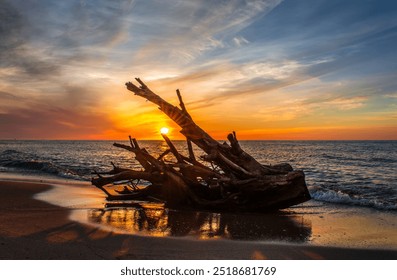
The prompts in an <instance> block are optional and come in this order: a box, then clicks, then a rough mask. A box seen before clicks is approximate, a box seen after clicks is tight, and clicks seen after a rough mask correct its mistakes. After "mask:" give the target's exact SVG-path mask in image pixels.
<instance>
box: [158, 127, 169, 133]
mask: <svg viewBox="0 0 397 280" xmlns="http://www.w3.org/2000/svg"><path fill="white" fill-rule="evenodd" d="M169 131H170V130H169V129H168V127H162V128H161V129H160V133H161V134H167V133H168V132H169Z"/></svg>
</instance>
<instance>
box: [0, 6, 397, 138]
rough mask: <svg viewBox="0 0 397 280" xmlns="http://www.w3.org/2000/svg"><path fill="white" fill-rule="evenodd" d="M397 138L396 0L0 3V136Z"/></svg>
mask: <svg viewBox="0 0 397 280" xmlns="http://www.w3.org/2000/svg"><path fill="white" fill-rule="evenodd" d="M135 77H139V78H141V79H142V80H143V81H144V82H146V84H147V85H148V86H149V87H150V88H151V89H152V90H153V91H154V92H156V93H157V94H159V95H161V96H162V97H163V98H164V99H166V100H167V101H169V102H171V103H173V104H174V105H178V103H179V102H178V99H177V96H176V94H175V90H176V89H180V91H181V93H182V96H183V98H184V102H185V104H186V107H187V109H188V111H189V112H190V114H191V115H192V117H193V118H194V120H195V122H196V123H197V124H198V125H199V126H201V127H202V128H203V129H204V130H206V131H207V132H208V133H209V134H210V135H211V136H213V137H214V138H215V139H226V135H227V134H228V133H229V132H231V131H236V132H237V137H238V138H239V139H253V140H254V139H261V140H262V139H263V140H328V139H329V140H378V139H383V140H388V139H394V140H397V1H391V0H390V1H387V0H333V1H328V0H327V1H325V0H304V1H297V0H284V1H283V0H263V1H249V0H244V1H243V0H228V1H222V0H220V1H210V0H207V1H200V0H194V1H193V0H190V1H189V0H167V1H161V0H96V1H93V0H92V1H90V0H68V1H50V0H28V1H27V0H0V139H104V140H105V139H127V138H128V135H132V136H133V137H135V138H137V139H160V132H159V131H160V128H161V127H169V128H170V134H169V136H170V138H173V139H183V136H182V135H181V134H180V133H179V129H178V127H176V125H175V124H173V123H172V121H170V120H169V119H168V118H167V117H166V116H165V115H164V114H163V113H162V112H161V111H159V110H158V108H157V107H156V106H155V105H154V104H151V103H150V102H146V101H145V100H144V99H142V98H141V97H138V96H134V95H133V93H131V92H129V91H128V90H127V89H126V88H125V83H126V82H127V81H133V80H134V78H135Z"/></svg>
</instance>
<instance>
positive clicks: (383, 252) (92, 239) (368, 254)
mask: <svg viewBox="0 0 397 280" xmlns="http://www.w3.org/2000/svg"><path fill="white" fill-rule="evenodd" d="M3 175H4V174H3ZM76 183H77V184H82V185H87V184H86V183H79V182H76ZM67 184H68V183H67V182H62V183H59V182H58V183H57V182H56V181H51V180H49V179H48V178H47V179H46V178H41V177H32V178H27V177H23V176H21V177H18V176H14V177H13V175H12V174H11V175H10V174H7V176H1V177H0V207H1V214H0V224H1V228H0V246H1V250H0V259H14V260H19V259H44V260H46V259H62V260H71V259H202V260H205V259H248V260H249V259H275V260H280V259H397V245H396V244H397V242H396V239H397V238H396V236H393V235H392V234H393V229H394V228H393V227H395V226H396V225H389V222H388V221H384V219H385V217H386V219H387V213H386V214H384V215H385V216H384V217H381V218H380V220H378V221H377V220H376V216H373V217H352V215H350V214H349V213H347V214H344V215H345V219H346V221H345V222H346V223H347V224H351V225H352V227H354V232H356V231H361V232H363V233H365V232H366V230H367V229H366V228H368V227H369V226H370V227H372V226H374V225H376V226H378V227H380V228H378V229H377V230H376V232H378V234H380V235H382V234H386V235H388V236H386V237H387V238H386V239H383V238H381V236H378V237H376V236H371V234H372V235H374V233H373V232H369V233H367V234H366V236H367V240H366V241H365V240H361V241H360V242H359V240H356V239H357V238H358V237H359V235H358V236H354V234H355V233H354V234H351V233H350V232H344V233H343V230H348V229H346V225H343V226H341V224H340V220H341V215H342V216H343V214H341V215H326V214H324V213H321V214H318V213H316V214H313V213H311V214H310V213H306V214H304V213H300V214H299V215H302V216H305V215H306V216H307V215H309V216H310V217H311V218H310V219H311V220H310V219H309V220H310V222H311V224H312V225H311V226H312V228H311V230H312V231H311V235H312V236H311V240H310V241H309V242H305V243H302V244H295V243H288V242H266V241H241V240H240V241H238V240H225V239H222V240H217V239H212V240H194V239H192V238H184V237H179V238H176V237H148V236H140V235H135V234H127V233H123V232H115V231H113V232H112V231H109V230H106V228H105V227H102V226H100V225H99V224H94V223H84V222H79V221H78V220H76V219H71V217H72V216H73V215H71V213H72V212H73V211H75V210H79V211H82V210H81V208H82V207H81V205H84V207H83V208H84V209H85V208H90V207H98V206H100V205H101V203H103V198H101V197H100V196H97V197H96V196H95V194H93V196H94V197H91V199H92V200H91V201H90V200H89V197H88V200H87V201H85V202H84V201H83V202H81V199H83V200H84V198H81V195H80V194H79V193H74V194H73V192H72V196H73V195H75V196H78V199H79V201H80V202H79V203H80V204H78V205H77V206H75V207H74V208H73V207H67V204H65V205H64V207H62V206H59V205H54V204H51V203H48V201H44V200H43V196H41V195H39V199H37V197H38V194H48V193H51V192H52V195H55V196H56V194H57V193H58V196H59V190H63V191H64V194H65V193H67V192H68V189H67ZM72 185H73V184H70V185H69V186H70V187H73V186H72ZM55 189H57V191H55V192H54V190H55ZM64 194H61V195H62V196H63V195H64ZM47 199H48V197H47ZM52 199H54V197H53V198H52ZM94 201H97V204H95V203H94ZM70 203H71V204H73V203H74V202H73V201H72V202H70ZM84 209H83V210H84ZM289 211H292V212H291V215H294V213H293V212H294V211H295V212H297V211H300V210H299V208H297V209H296V208H295V209H291V210H289ZM314 217H316V218H315V219H314ZM382 219H383V222H382V221H381V220H382ZM324 220H326V221H327V222H325V223H323V224H328V227H325V226H324V225H323V226H322V229H321V230H322V231H324V233H322V235H325V236H327V231H329V232H328V235H329V236H332V231H334V232H335V233H334V235H335V234H336V237H335V238H338V236H339V235H341V236H345V238H346V241H345V242H347V243H349V244H350V246H346V245H343V242H342V243H341V245H343V246H335V245H334V243H332V242H328V243H327V242H324V240H326V239H324V238H320V237H316V236H315V235H316V234H317V233H318V229H316V230H313V229H314V228H313V227H314V226H315V227H319V225H318V224H317V225H313V221H314V223H315V224H316V223H317V221H324ZM354 221H355V222H354ZM370 221H372V222H373V223H374V224H373V225H372V224H371V223H370V224H368V223H369V222H370ZM364 222H365V223H364ZM355 223H356V224H355ZM320 225H321V223H320ZM320 227H321V226H320ZM360 227H361V228H360ZM382 227H383V228H382ZM341 230H342V232H341ZM316 238H317V241H316ZM318 240H320V241H318ZM329 244H331V245H332V246H330V245H329ZM366 244H367V245H366Z"/></svg>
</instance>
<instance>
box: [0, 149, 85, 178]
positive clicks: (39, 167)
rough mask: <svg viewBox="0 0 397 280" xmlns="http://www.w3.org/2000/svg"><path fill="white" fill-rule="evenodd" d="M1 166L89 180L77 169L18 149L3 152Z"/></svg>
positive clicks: (0, 155) (0, 154)
mask: <svg viewBox="0 0 397 280" xmlns="http://www.w3.org/2000/svg"><path fill="white" fill-rule="evenodd" d="M0 166H2V167H3V168H10V169H14V170H23V171H31V172H40V173H44V174H49V175H55V176H59V177H62V178H66V179H75V180H87V178H84V176H83V174H79V173H78V172H76V171H73V170H71V169H68V168H66V167H63V166H60V165H57V164H55V163H53V162H50V161H46V160H43V159H40V158H38V156H36V155H35V154H33V153H24V152H20V151H16V150H5V151H3V152H1V153H0Z"/></svg>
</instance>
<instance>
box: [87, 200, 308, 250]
mask: <svg viewBox="0 0 397 280" xmlns="http://www.w3.org/2000/svg"><path fill="white" fill-rule="evenodd" d="M88 220H89V221H90V222H93V223H96V224H101V225H104V226H111V227H112V228H114V229H117V230H121V231H123V232H128V233H130V234H139V235H147V236H158V237H162V236H173V237H177V236H179V237H183V236H189V237H194V238H198V239H215V238H217V239H234V240H264V241H289V242H306V241H308V240H309V239H310V237H311V234H312V229H311V223H310V221H307V220H305V219H303V217H302V216H294V215H285V214H282V213H271V214H241V213H239V214H234V213H210V212H195V211H180V210H178V211H176V210H171V209H167V208H164V207H163V206H162V205H161V204H153V203H148V204H147V203H145V204H139V205H136V206H135V207H128V208H105V209H94V210H90V211H89V212H88Z"/></svg>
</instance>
